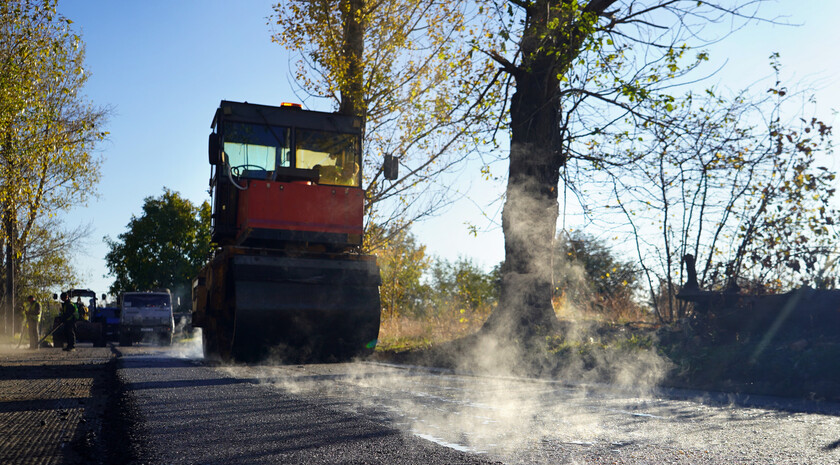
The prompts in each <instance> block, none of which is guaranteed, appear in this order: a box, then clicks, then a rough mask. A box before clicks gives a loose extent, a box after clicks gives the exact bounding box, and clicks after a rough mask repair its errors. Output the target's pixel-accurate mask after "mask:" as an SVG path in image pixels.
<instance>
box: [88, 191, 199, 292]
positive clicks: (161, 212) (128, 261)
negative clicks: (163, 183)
mask: <svg viewBox="0 0 840 465" xmlns="http://www.w3.org/2000/svg"><path fill="white" fill-rule="evenodd" d="M126 228H127V230H126V232H124V233H122V234H120V235H119V236H118V237H117V239H116V240H113V239H111V238H108V237H106V238H105V242H106V243H107V244H108V247H109V248H110V251H109V252H108V253H107V255H105V262H106V265H107V266H108V270H109V271H110V272H111V274H112V275H113V276H114V277H115V280H114V283H113V284H112V285H111V288H110V292H111V294H113V295H119V293H120V292H124V291H148V290H153V289H163V288H165V289H169V290H170V291H172V293H173V297H180V298H181V300H182V304H185V303H186V302H189V300H190V299H189V296H190V292H191V282H192V278H193V277H195V276H196V274H197V273H198V270H199V269H200V268H201V266H202V265H204V263H205V262H206V260H207V258H208V257H209V256H210V252H211V251H212V248H211V246H210V204H209V203H208V202H206V201H205V202H204V203H202V204H201V205H200V206H195V205H193V203H192V202H190V201H189V200H188V199H185V198H183V197H181V195H180V194H178V193H177V192H173V191H171V190H169V189H164V192H163V195H161V196H160V197H146V199H145V200H144V202H143V213H142V214H141V215H140V216H132V218H131V221H129V223H128V225H127V226H126Z"/></svg>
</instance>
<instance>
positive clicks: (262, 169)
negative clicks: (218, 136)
mask: <svg viewBox="0 0 840 465" xmlns="http://www.w3.org/2000/svg"><path fill="white" fill-rule="evenodd" d="M224 141H225V145H224V150H225V154H226V155H227V160H228V164H229V165H230V169H231V174H233V175H234V176H240V177H246V178H266V177H267V176H268V173H269V172H270V171H274V168H275V167H276V166H281V167H289V166H291V158H290V150H289V129H288V128H281V127H272V126H266V125H258V124H246V123H233V122H229V123H225V128H224Z"/></svg>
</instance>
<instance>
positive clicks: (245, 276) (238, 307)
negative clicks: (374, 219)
mask: <svg viewBox="0 0 840 465" xmlns="http://www.w3.org/2000/svg"><path fill="white" fill-rule="evenodd" d="M211 129H212V132H211V134H210V137H209V144H208V145H209V162H210V165H211V166H212V169H211V179H210V192H211V197H212V214H211V240H212V243H213V244H214V245H215V247H216V248H215V251H214V253H213V256H212V258H211V259H210V260H209V262H208V263H207V264H206V265H205V266H204V267H203V268H202V269H201V270H200V272H199V273H198V275H197V277H196V278H195V279H194V280H193V284H192V300H193V315H192V325H193V326H195V327H200V328H201V329H202V338H203V341H202V342H203V346H204V354H205V357H210V358H219V359H222V360H238V361H254V360H260V359H265V358H268V357H272V358H273V359H276V360H278V361H294V362H306V361H338V360H346V359H350V358H352V357H355V356H358V355H362V354H364V353H366V352H369V351H371V350H372V349H373V348H374V347H375V345H376V342H377V338H378V334H379V318H380V301H379V285H380V282H381V278H380V274H379V267H378V266H377V264H376V259H375V257H374V256H371V255H366V254H364V253H362V252H361V245H362V238H363V232H364V229H363V222H364V202H365V192H364V189H363V188H362V174H361V166H362V157H361V153H362V147H361V134H362V121H361V119H360V118H357V117H353V116H347V115H341V114H336V113H328V112H318V111H309V110H303V109H302V108H300V105H287V104H284V105H281V106H268V105H257V104H250V103H240V102H231V101H222V102H221V103H220V105H219V108H218V109H217V110H216V113H215V115H214V117H213V121H212V123H211ZM395 166H396V165H395V161H394V159H391V160H389V161H388V162H387V166H386V167H385V168H386V175H387V176H386V177H387V178H389V179H390V178H393V176H394V175H395Z"/></svg>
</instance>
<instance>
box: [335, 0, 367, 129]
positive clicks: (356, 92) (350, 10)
mask: <svg viewBox="0 0 840 465" xmlns="http://www.w3.org/2000/svg"><path fill="white" fill-rule="evenodd" d="M364 6H365V2H364V0H341V1H340V2H339V9H340V10H341V20H342V26H343V28H344V31H343V33H344V44H343V46H342V51H341V53H342V56H343V59H344V62H345V66H347V69H346V71H345V76H344V79H343V80H342V81H341V82H342V83H343V84H342V87H341V90H340V91H341V102H340V104H339V108H338V112H339V113H341V114H344V115H350V116H359V117H362V118H364V117H365V108H366V106H365V102H364V89H363V82H364V73H363V70H362V59H363V57H364V52H365V26H364V23H363V9H364ZM362 124H364V123H362Z"/></svg>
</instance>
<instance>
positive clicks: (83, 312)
mask: <svg viewBox="0 0 840 465" xmlns="http://www.w3.org/2000/svg"><path fill="white" fill-rule="evenodd" d="M76 309H77V310H79V318H80V319H82V320H85V321H88V320H90V310H88V307H87V306H85V304H83V303H82V298H81V297H76Z"/></svg>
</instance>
